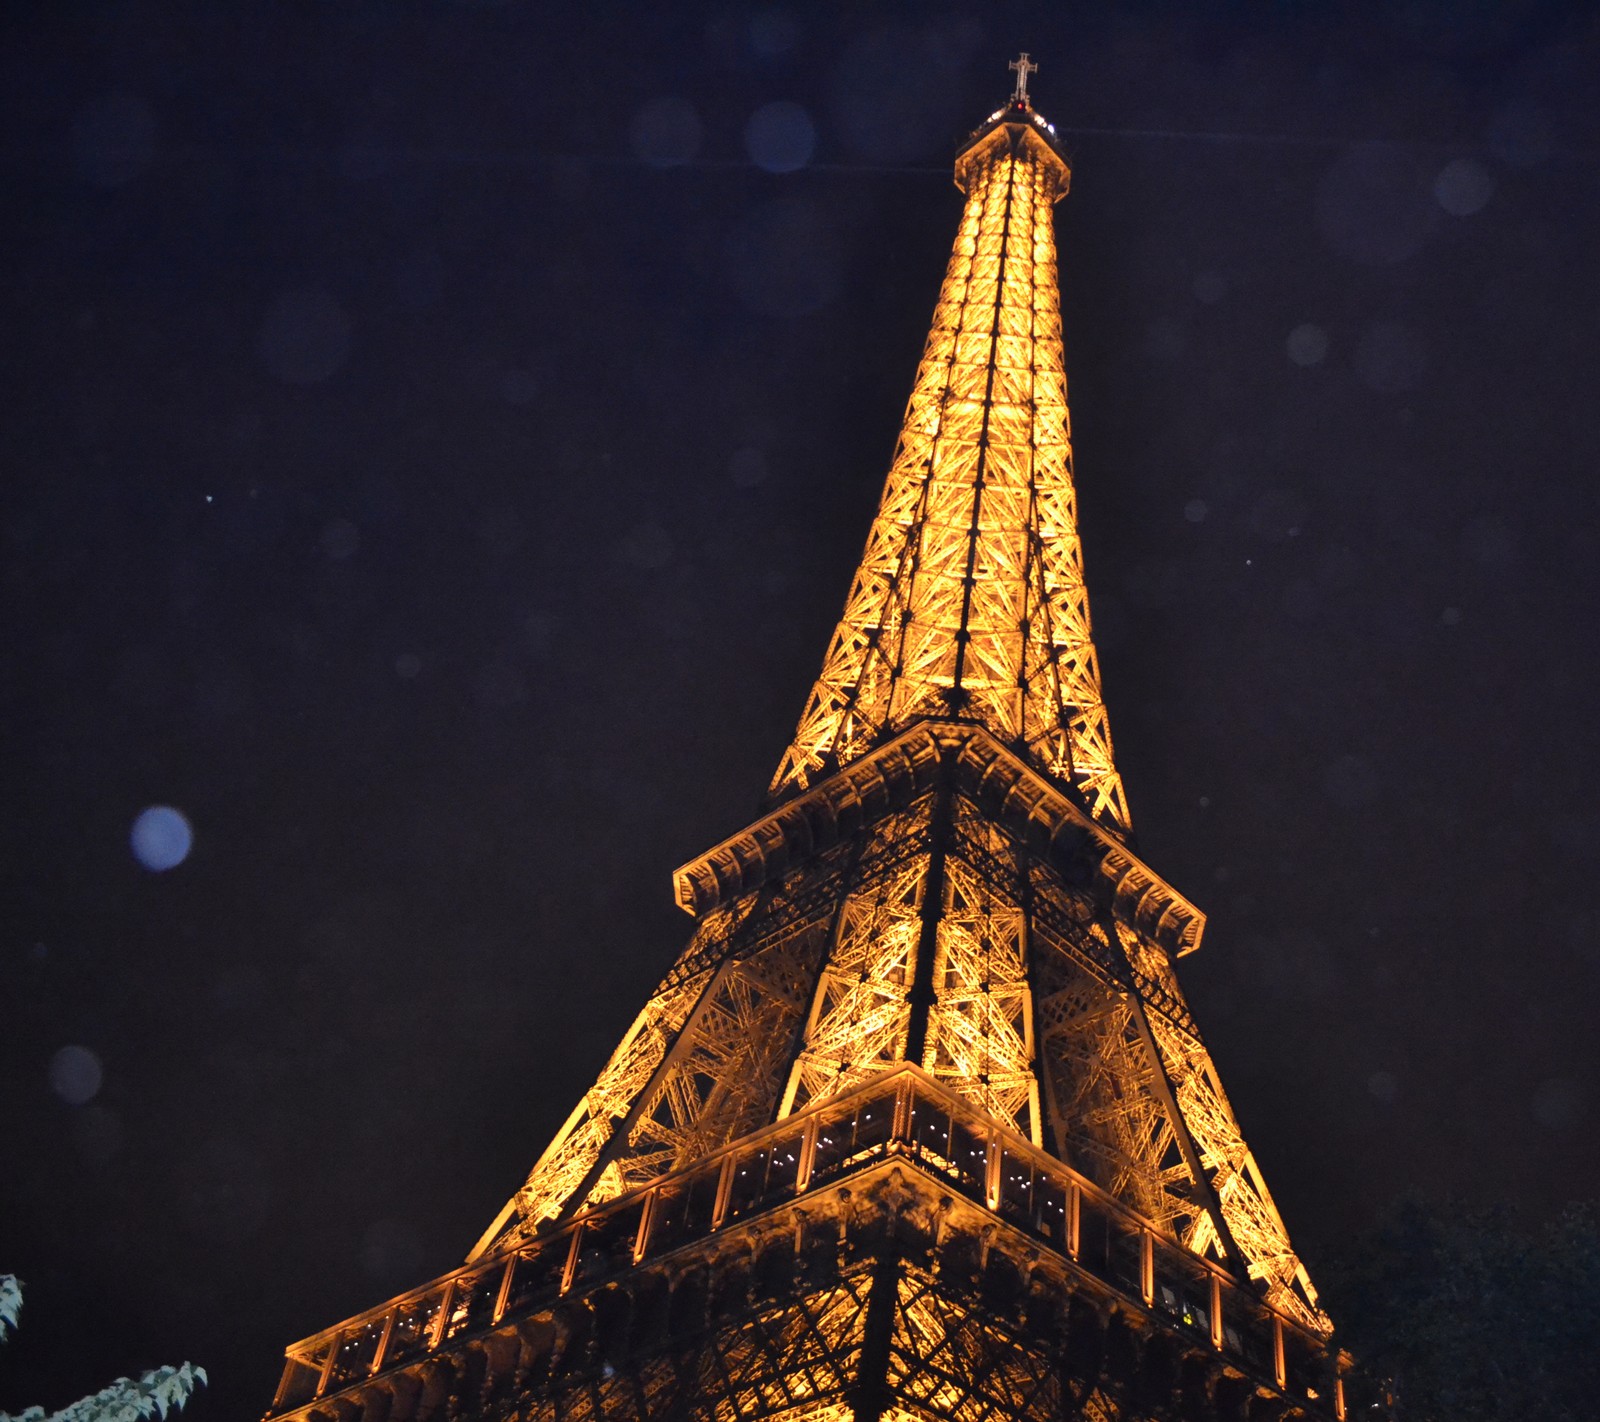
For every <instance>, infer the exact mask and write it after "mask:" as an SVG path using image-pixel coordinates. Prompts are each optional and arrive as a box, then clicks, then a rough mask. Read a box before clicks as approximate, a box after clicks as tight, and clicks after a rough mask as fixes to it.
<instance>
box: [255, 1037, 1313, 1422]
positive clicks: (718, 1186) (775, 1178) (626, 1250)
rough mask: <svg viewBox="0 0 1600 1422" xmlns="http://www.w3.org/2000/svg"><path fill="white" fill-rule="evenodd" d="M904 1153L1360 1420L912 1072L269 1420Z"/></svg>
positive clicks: (1204, 1285) (631, 1197) (1173, 1244)
mask: <svg viewBox="0 0 1600 1422" xmlns="http://www.w3.org/2000/svg"><path fill="white" fill-rule="evenodd" d="M891 1157H893V1158H898V1159H901V1160H905V1161H908V1162H910V1163H911V1164H914V1165H915V1166H917V1167H918V1168H919V1169H921V1170H922V1171H924V1172H926V1173H927V1174H929V1175H931V1176H933V1177H934V1178H936V1179H938V1180H940V1181H942V1182H944V1183H945V1184H946V1185H947V1186H948V1187H949V1188H950V1189H952V1190H953V1191H955V1192H956V1193H959V1194H961V1195H963V1196H965V1197H966V1198H967V1199H969V1200H972V1201H974V1202H976V1203H978V1204H980V1205H983V1206H985V1207H986V1208H988V1209H990V1210H992V1211H994V1212H995V1213H996V1214H997V1215H999V1216H1000V1217H1001V1218H1002V1219H1003V1220H1005V1221H1007V1222H1008V1223H1009V1224H1011V1225H1013V1226H1014V1227H1016V1228H1017V1229H1019V1230H1021V1231H1022V1232H1023V1233H1025V1234H1027V1235H1030V1236H1032V1237H1033V1238H1035V1239H1037V1240H1039V1241H1040V1242H1042V1243H1043V1244H1045V1245H1046V1246H1048V1247H1049V1248H1050V1249H1051V1250H1052V1251H1053V1252H1055V1253H1057V1254H1059V1255H1061V1256H1063V1257H1064V1258H1065V1259H1067V1260H1070V1261H1071V1262H1072V1264H1073V1265H1075V1266H1076V1267H1077V1268H1078V1269H1079V1270H1081V1271H1083V1272H1084V1273H1086V1274H1088V1275H1091V1276H1093V1277H1094V1278H1096V1279H1098V1280H1099V1281H1101V1282H1102V1283H1103V1284H1105V1285H1108V1286H1109V1287H1110V1288H1112V1289H1113V1290H1115V1291H1116V1292H1118V1293H1120V1294H1121V1295H1123V1296H1124V1297H1125V1298H1127V1299H1129V1300H1130V1301H1131V1300H1137V1301H1138V1302H1139V1303H1141V1304H1142V1305H1143V1306H1144V1307H1145V1308H1146V1309H1148V1310H1149V1311H1150V1312H1151V1313H1152V1314H1153V1315H1155V1316H1157V1317H1159V1318H1161V1319H1164V1320H1165V1321H1167V1322H1169V1323H1171V1324H1173V1325H1174V1326H1176V1327H1179V1328H1181V1329H1185V1330H1188V1331H1191V1332H1192V1333H1193V1334H1194V1335H1195V1336H1196V1338H1197V1339H1198V1340H1203V1341H1204V1342H1205V1343H1207V1344H1209V1346H1211V1347H1212V1348H1214V1349H1216V1350H1217V1351H1218V1352H1219V1353H1221V1354H1223V1355H1224V1356H1226V1357H1227V1358H1228V1359H1229V1360H1230V1361H1232V1362H1234V1363H1235V1364H1236V1365H1238V1366H1240V1367H1241V1368H1242V1369H1243V1370H1245V1371H1247V1372H1249V1373H1251V1374H1254V1375H1256V1376H1257V1377H1260V1378H1262V1379H1265V1380H1269V1381H1271V1382H1273V1383H1274V1384H1275V1385H1276V1386H1277V1387H1278V1388H1279V1389H1281V1390H1282V1391H1283V1392H1284V1393H1285V1394H1287V1395H1288V1396H1290V1397H1292V1398H1295V1399H1296V1400H1308V1401H1318V1402H1320V1404H1321V1405H1323V1406H1327V1407H1331V1409H1332V1410H1333V1411H1334V1414H1335V1416H1337V1417H1339V1418H1343V1417H1344V1415H1345V1408H1344V1398H1343V1381H1342V1379H1341V1378H1340V1377H1339V1376H1338V1375H1337V1362H1336V1359H1335V1357H1334V1356H1333V1355H1332V1354H1330V1351H1329V1349H1328V1346H1327V1344H1326V1342H1325V1340H1324V1339H1323V1338H1321V1337H1320V1336H1319V1335H1317V1334H1315V1333H1312V1332H1310V1331H1308V1330H1306V1329H1305V1328H1303V1327H1301V1326H1300V1325H1299V1324H1298V1323H1297V1322H1296V1321H1295V1320H1293V1319H1291V1318H1289V1317H1287V1316H1286V1315H1284V1314H1283V1313H1281V1312H1279V1311H1278V1310H1276V1309H1274V1308H1272V1307H1271V1306H1270V1305H1269V1304H1268V1303H1267V1302H1266V1301H1265V1300H1264V1299H1263V1298H1261V1297H1260V1295H1259V1294H1257V1293H1256V1292H1255V1291H1254V1290H1252V1289H1251V1288H1248V1287H1245V1286H1242V1285H1241V1284H1240V1283H1239V1282H1238V1281H1237V1280H1236V1279H1235V1278H1234V1277H1233V1276H1232V1275H1231V1274H1229V1273H1228V1272H1227V1271H1226V1270H1225V1269H1223V1268H1222V1267H1221V1266H1220V1265H1218V1264H1216V1263H1214V1262H1213V1261H1211V1260H1209V1259H1204V1258H1201V1257H1200V1256H1198V1255H1196V1254H1194V1253H1192V1252H1190V1251H1189V1250H1188V1249H1186V1248H1185V1247H1184V1246H1183V1245H1182V1244H1180V1243H1179V1242H1178V1241H1176V1240H1174V1239H1172V1238H1170V1237H1168V1236H1165V1235H1162V1234H1159V1233H1157V1232H1156V1231H1155V1230H1154V1229H1152V1228H1151V1227H1150V1225H1149V1224H1148V1223H1147V1222H1146V1221H1144V1220H1142V1219H1140V1217H1139V1216H1138V1215H1137V1214H1135V1213H1134V1212H1133V1211H1131V1210H1129V1209H1128V1208H1127V1207H1126V1206H1124V1205H1123V1204H1122V1203H1121V1202H1120V1201H1118V1200H1116V1199H1115V1198H1114V1197H1112V1196H1111V1195H1110V1194H1108V1193H1107V1192H1106V1191H1105V1190H1103V1189H1101V1188H1100V1187H1099V1186H1098V1185H1096V1184H1095V1183H1094V1182H1093V1181H1091V1180H1090V1179H1088V1177H1086V1176H1084V1175H1082V1174H1081V1173H1079V1172H1078V1171H1076V1170H1074V1169H1072V1168H1071V1167H1070V1166H1067V1165H1065V1164H1063V1163H1062V1162H1061V1161H1059V1160H1057V1159H1056V1158H1055V1157H1053V1156H1051V1155H1048V1154H1046V1153H1045V1152H1044V1151H1042V1150H1040V1149H1038V1148H1037V1147H1036V1146H1034V1145H1033V1144H1032V1143H1031V1142H1030V1141H1028V1140H1026V1139H1025V1138H1023V1137H1022V1136H1020V1135H1018V1134H1017V1133H1015V1132H1013V1131H1009V1130H1007V1129H1006V1128H1004V1127H1002V1126H999V1125H997V1124H996V1123H995V1122H994V1121H993V1120H991V1119H990V1118H989V1117H987V1116H986V1115H984V1114H983V1113H982V1112H980V1111H979V1110H978V1109H977V1108H976V1107H974V1106H973V1105H972V1104H971V1103H970V1102H968V1101H967V1100H966V1099H965V1098H963V1097H962V1096H960V1095H958V1094H957V1093H956V1092H955V1091H953V1090H951V1089H950V1088H949V1087H947V1086H944V1085H942V1084H941V1083H939V1082H937V1081H935V1080H934V1079H933V1078H932V1077H930V1076H929V1075H927V1074H926V1073H925V1072H923V1071H921V1070H919V1069H918V1068H917V1067H915V1066H912V1065H910V1064H902V1065H900V1066H896V1067H894V1068H892V1069H890V1070H887V1071H885V1072H883V1073H882V1074H880V1075H878V1076H875V1077H873V1078H872V1079H870V1080H868V1081H866V1082H863V1083H862V1084H860V1085H859V1086H857V1087H855V1088H853V1089H852V1090H850V1091H848V1092H843V1093H841V1094H840V1095H838V1096H835V1097H830V1098H827V1099H826V1100H824V1101H821V1102H818V1103H816V1104H815V1105H813V1106H810V1107H808V1108H807V1109H806V1110H805V1111H803V1112H800V1113H797V1114H796V1115H794V1116H790V1117H788V1118H787V1119H785V1120H782V1121H778V1122H776V1123H774V1124H773V1125H771V1126H769V1127H767V1128H766V1129H764V1130H761V1131H758V1132H754V1133H752V1134H750V1135H747V1136H744V1137H741V1138H740V1139H739V1140H737V1141H735V1142H733V1143H732V1144H730V1145H728V1146H726V1147H724V1148H723V1149H722V1150H720V1151H717V1152H715V1153H714V1154H712V1155H710V1156H707V1157H705V1158H704V1159H702V1160H700V1161H697V1162H696V1163H695V1164H694V1165H693V1166H691V1167H689V1168H688V1169H686V1170H683V1171H679V1172H676V1173H673V1174H670V1175H665V1176H662V1177H661V1178H659V1179H657V1180H655V1181H652V1182H651V1183H650V1184H648V1185H645V1186H642V1187H640V1188H639V1189H637V1190H634V1191H631V1192H630V1193H628V1194H626V1195H622V1196H619V1197H618V1198H617V1199H615V1200H610V1201H607V1202H606V1203H604V1204H602V1205H599V1206H596V1207H593V1208H591V1209H589V1210H587V1211H585V1212H584V1213H582V1214H580V1215H579V1216H577V1217H576V1218H575V1219H572V1220H570V1221H568V1222H566V1223H565V1224H562V1225H560V1226H557V1227H554V1228H551V1229H549V1230H548V1231H547V1232H545V1233H543V1234H540V1235H538V1236H536V1237H535V1238H534V1239H532V1240H530V1241H526V1242H524V1243H522V1244H520V1245H518V1246H517V1247H516V1248H515V1249H513V1250H511V1251H509V1252H507V1253H505V1254H501V1255H498V1256H496V1257H494V1258H491V1259H483V1260H478V1261H476V1262H475V1263H473V1264H470V1265H467V1266H465V1267H463V1268H461V1269H457V1270H455V1271H454V1272H453V1273H450V1274H447V1275H445V1276H444V1277H443V1278H440V1279H435V1280H433V1281H432V1282H431V1283H428V1284H425V1285H423V1286H422V1287H421V1288H418V1289H414V1290H412V1291H411V1292H410V1293H407V1294H403V1295H401V1296H400V1297H398V1298H395V1299H391V1300H390V1301H389V1302H387V1303H385V1304H382V1305H380V1306H379V1307H377V1308H375V1309H371V1310H368V1311H367V1312H366V1313H362V1314H359V1315H357V1316H356V1317H354V1318H351V1319H348V1320H346V1321H345V1322H344V1323H342V1324H340V1325H338V1326H337V1327H335V1328H331V1329H327V1330H325V1331H324V1332H322V1333H319V1334H316V1335H315V1336H313V1337H311V1338H307V1339H305V1340H304V1341H302V1342H300V1343H296V1344H293V1345H291V1346H290V1347H289V1349H288V1350H287V1359H286V1363H285V1367H284V1373H283V1380H282V1382H281V1383H280V1385H279V1388H278V1394H277V1397H276V1398H275V1399H274V1402H273V1406H272V1409H271V1411H270V1412H269V1413H268V1416H276V1415H278V1414H280V1413H285V1412H290V1411H294V1410H295V1409H297V1408H301V1407H305V1406H306V1405H307V1404H310V1403H313V1402H315V1401H317V1400H318V1399H319V1398H322V1397H327V1396H330V1395H332V1394H333V1393H336V1392H339V1391H341V1390H342V1389H345V1388H348V1387H351V1386H353V1385H355V1384H358V1383H360V1382H363V1381H365V1380H367V1379H368V1378H372V1377H375V1376H377V1375H378V1374H379V1373H383V1372H386V1371H388V1370H390V1369H393V1368H398V1367H402V1366H404V1365H405V1364H407V1363H412V1362H415V1361H417V1360H418V1359H420V1358H423V1357H425V1356H426V1355H427V1354H429V1353H431V1352H433V1351H434V1350H436V1349H439V1348H442V1347H444V1346H445V1345H447V1344H449V1343H451V1342H452V1341H454V1340H456V1339H459V1338H461V1337H463V1336H464V1335H469V1334H477V1333H482V1332H487V1331H489V1330H491V1329H493V1328H495V1327H496V1326H497V1325H499V1324H500V1323H501V1321H502V1320H504V1319H506V1318H508V1317H516V1316H520V1315H523V1314H527V1313H531V1312H536V1311H538V1310H539V1309H542V1308H547V1307H549V1306H550V1305H551V1304H552V1303H554V1302H555V1301H556V1300H557V1299H559V1298H560V1297H562V1296H563V1295H565V1294H567V1293H570V1292H571V1291H572V1290H574V1289H575V1288H579V1287H582V1286H587V1285H590V1284H592V1283H595V1282H598V1281H599V1280H601V1279H604V1278H610V1277H614V1276H616V1275H618V1274H620V1273H622V1272H624V1271H626V1270H628V1269H631V1268H633V1267H634V1266H636V1265H638V1264H641V1263H643V1262H645V1261H646V1260H649V1259H652V1258H657V1257H659V1256H662V1255H665V1254H668V1253H670V1252H671V1251H673V1250H675V1249H677V1248H679V1247H681V1246H684V1245H686V1244H689V1243H691V1242H693V1241H694V1240H697V1239H700V1238H703V1237H705V1236H706V1235H709V1234H711V1233H713V1232H714V1231H716V1230H719V1229H721V1228H723V1227H724V1226H726V1225H728V1224H730V1223H731V1222H733V1221H735V1220H738V1219H742V1218H745V1217H747V1216H750V1215H754V1214H757V1213H760V1212H763V1211H766V1210H770V1209H773V1208H776V1207H778V1206H781V1205H782V1204H784V1203H786V1202H787V1201H790V1200H792V1199H795V1198H796V1197H797V1196H801V1195H804V1194H806V1193H807V1192H809V1191H814V1190H817V1189H819V1188H821V1187H823V1186H825V1185H828V1184H830V1183H832V1182H834V1181H837V1180H839V1179H841V1178H843V1177H845V1176H848V1175H852V1174H854V1173H856V1172H857V1171H859V1170H862V1169H864V1168H866V1167H868V1166H870V1165H872V1164H874V1163H877V1162H880V1161H883V1160H886V1159H889V1158H891Z"/></svg>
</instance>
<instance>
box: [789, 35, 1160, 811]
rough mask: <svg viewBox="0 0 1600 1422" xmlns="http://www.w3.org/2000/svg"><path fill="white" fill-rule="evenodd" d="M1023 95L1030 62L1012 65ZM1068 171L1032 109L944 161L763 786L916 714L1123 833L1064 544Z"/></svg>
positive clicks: (1073, 546) (792, 788) (1076, 571)
mask: <svg viewBox="0 0 1600 1422" xmlns="http://www.w3.org/2000/svg"><path fill="white" fill-rule="evenodd" d="M1011 67H1012V68H1013V69H1014V70H1016V71H1017V89H1018V93H1019V94H1023V95H1025V94H1026V89H1027V76H1028V74H1030V73H1031V72H1032V71H1033V69H1034V67H1035V66H1033V65H1032V64H1031V63H1030V62H1029V60H1028V57H1027V55H1026V54H1024V55H1023V56H1022V58H1021V59H1019V60H1018V61H1016V62H1015V63H1013V65H1012V66H1011ZM1070 180H1071V169H1070V167H1069V166H1068V164H1067V161H1066V159H1065V158H1064V157H1063V156H1062V154H1061V152H1060V151H1059V149H1058V148H1057V146H1056V143H1055V138H1054V130H1053V129H1052V128H1051V127H1050V125H1048V124H1047V123H1046V122H1045V121H1044V120H1043V119H1042V118H1040V117H1039V116H1038V115H1037V114H1036V113H1035V112H1033V111H1032V110H1028V111H1026V112H1024V111H1022V110H1021V109H1019V108H1016V107H1012V108H1007V109H1003V110H1001V111H1000V112H999V113H997V114H994V115H992V116H991V117H990V118H989V119H988V120H987V121H986V122H985V123H984V124H983V125H982V126H981V127H980V128H979V129H978V130H977V131H976V132H975V133H974V134H973V135H972V136H971V138H970V139H969V140H968V141H967V143H966V144H965V145H964V146H963V148H962V149H961V151H960V153H959V154H958V155H957V158H956V182H957V184H958V186H959V187H960V188H961V189H962V191H963V192H965V194H966V207H965V210H964V211H963V213H962V218H961V225H960V228H959V229H958V231H957V233H956V238H955V243H954V245H953V247H952V249H951V253H950V260H949V263H948V264H947V266H946V268H945V277H944V284H943V286H942V287H941V288H940V291H939V300H938V303H937V305H936V306H935V307H934V314H933V322H932V326H931V329H930V330H929V332H928V338H927V342H926V344H925V345H924V347H923V352H922V360H921V362H920V363H919V365H918V367H917V374H916V379H915V381H914V383H913V386H912V391H911V398H910V401H909V402H908V404H907V406H906V413H905V418H904V420H903V421H902V424H901V428H900V437H899V439H898V441H897V443H896V446H895V452H894V457H893V459H892V461H891V463H890V467H889V474H888V478H887V480H886V481H885V484H884V490H883V497H882V500H881V502H880V503H879V506H878V514H877V517H876V518H875V519H874V520H873V524H872V528H871V531H870V532H869V533H868V535H867V544H866V549H865V551H864V553H863V554H862V558H861V564H860V567H859V568H858V570H857V572H856V575H855V578H854V580H853V581H852V583H851V587H850V593H849V596H848V598H847V599H846V602H845V608H844V614H843V616H842V617H841V618H840V620H839V625H838V628H837V630H836V631H835V632H834V635H833V638H832V640H831V642H830V643H829V646H828V650H827V654H826V656H825V657H824V659H823V665H822V671H821V674H820V675H819V676H818V678H817V681H816V684H815V685H814V686H813V688H812V690H811V694H810V696H809V697H808V698H807V700H806V703H805V708H804V710H803V712H802V714H801V717H800V723H799V726H798V727H797V729H796V731H795V735H794V740H793V741H792V743H791V744H790V746H789V749H788V750H787V751H786V752H785V754H784V756H783V759H782V761H781V763H780V764H779V766H778V771H777V774H776V775H775V776H774V778H773V781H772V785H771V787H770V789H771V793H772V795H773V796H774V798H782V797H783V796H785V795H788V794H793V793H795V792H796V791H799V790H802V789H804V788H805V787H806V786H808V785H811V784H814V783H816V781H817V780H818V779H819V778H820V777H823V776H826V775H828V774H830V773H831V772H833V771H834V770H836V769H838V768H839V767H841V766H843V765H847V764H849V763H850V762H851V761H852V760H854V759H856V758H857V757H859V756H861V755H863V754H865V753H866V752H867V751H869V750H870V749H871V748H872V747H874V746H876V745H880V744H882V743H883V742H884V741H885V740H886V739H888V738H889V737H892V736H893V735H895V734H896V733H897V732H899V731H901V730H903V729H904V728H905V727H907V726H909V725H911V724H913V723H915V722H917V721H920V720H928V719H934V720H953V721H963V722H975V723H977V724H980V725H983V726H985V727H987V728H988V729H989V730H990V731H991V732H992V733H993V734H994V735H995V736H996V737H997V738H998V739H999V740H1000V741H1002V742H1003V743H1004V744H1005V745H1007V746H1008V747H1011V748H1012V749H1014V750H1015V751H1016V752H1017V753H1018V754H1019V755H1021V756H1022V757H1023V758H1024V759H1025V760H1026V761H1027V762H1028V763H1029V764H1030V765H1031V766H1033V767H1034V768H1035V769H1037V770H1039V771H1041V772H1042V773H1044V774H1045V775H1047V776H1049V777H1050V778H1051V779H1052V780H1054V781H1056V782H1058V783H1061V784H1063V785H1067V786H1070V787H1071V788H1072V790H1073V791H1074V792H1075V793H1076V794H1077V795H1078V796H1079V797H1080V798H1081V802H1082V803H1083V805H1084V807H1085V808H1086V809H1087V810H1088V812H1089V814H1090V815H1091V816H1093V818H1094V819H1096V820H1097V821H1098V822H1100V823H1101V824H1103V825H1106V826H1107V827H1109V828H1111V829H1113V830H1115V831H1117V832H1124V831H1126V830H1127V829H1128V828H1129V824H1130V821H1129V816H1128V807H1127V802H1126V799H1125V797H1124V794H1123V788H1122V781H1121V778H1120V776H1119V775H1118V774H1117V769H1116V764H1115V762H1114V760H1113V757H1112V748H1111V730H1110V726H1109V724H1108V722H1107V718H1106V711H1105V705H1104V703H1103V701H1102V699H1101V692H1100V669H1099V663H1098V660H1097V658H1096V655H1095V648H1094V641H1093V638H1092V637H1091V635H1090V622H1089V598H1088V592H1087V589H1086V588H1085V586H1084V577H1083V555H1082V549H1081V547H1080V545H1079V540H1078V515H1077V496H1076V492H1075V490H1074V487H1073V480H1072V446H1071V436H1070V427H1069V420H1068V414H1067V387H1066V375H1065V371H1064V367H1063V357H1062V343H1061V300H1060V294H1059V291H1058V288H1057V285H1056V249H1055V231H1054V224H1053V221H1052V208H1053V207H1054V205H1055V203H1056V202H1057V201H1058V200H1059V199H1060V198H1061V197H1062V196H1063V195H1064V194H1065V193H1066V191H1067V187H1068V184H1069V182H1070Z"/></svg>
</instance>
